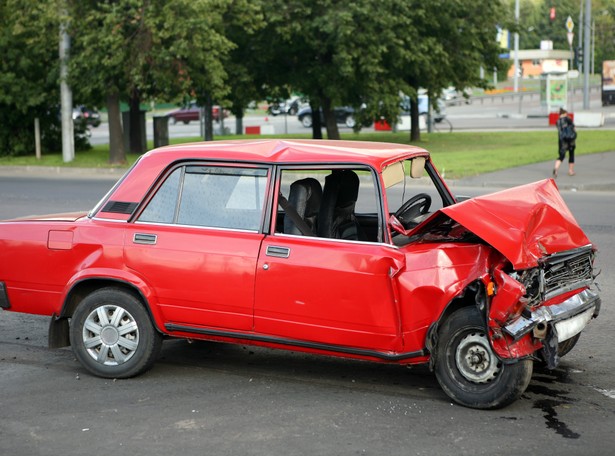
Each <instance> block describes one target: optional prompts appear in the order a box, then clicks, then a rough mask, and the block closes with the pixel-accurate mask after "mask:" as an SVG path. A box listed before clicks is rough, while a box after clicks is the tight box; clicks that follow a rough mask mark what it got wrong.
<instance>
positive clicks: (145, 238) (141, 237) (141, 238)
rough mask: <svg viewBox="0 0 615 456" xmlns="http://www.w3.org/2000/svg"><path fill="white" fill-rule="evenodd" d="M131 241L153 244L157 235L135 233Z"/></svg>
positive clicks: (156, 240) (156, 239)
mask: <svg viewBox="0 0 615 456" xmlns="http://www.w3.org/2000/svg"><path fill="white" fill-rule="evenodd" d="M132 242H133V243H135V244H145V245H155V244H156V242H158V236H157V235H155V234H147V233H135V234H134V235H133V237H132Z"/></svg>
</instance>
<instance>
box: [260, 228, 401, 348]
mask: <svg viewBox="0 0 615 456" xmlns="http://www.w3.org/2000/svg"><path fill="white" fill-rule="evenodd" d="M403 258H404V257H403V254H401V253H400V252H399V250H398V249H396V248H394V247H392V246H388V245H385V244H381V243H367V242H351V241H340V240H332V239H324V238H316V237H306V236H287V235H273V236H268V237H267V238H265V240H264V241H263V246H262V248H261V253H260V257H259V259H258V265H257V272H256V299H255V308H254V325H255V330H256V332H258V333H265V334H269V335H274V336H279V337H282V338H287V339H293V340H299V341H306V342H314V343H318V344H325V345H331V346H344V347H356V348H365V349H372V350H381V351H394V350H395V349H397V348H399V347H398V345H399V344H400V328H399V309H398V302H397V301H396V299H395V291H394V289H393V287H394V284H393V282H392V281H393V280H394V279H392V276H393V275H394V274H395V273H396V271H398V270H399V269H400V268H401V267H402V265H403Z"/></svg>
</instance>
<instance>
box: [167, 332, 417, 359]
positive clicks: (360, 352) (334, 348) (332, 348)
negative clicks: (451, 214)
mask: <svg viewBox="0 0 615 456" xmlns="http://www.w3.org/2000/svg"><path fill="white" fill-rule="evenodd" d="M164 326H165V328H166V329H167V331H170V332H187V333H193V334H203V335H208V336H217V337H228V338H231V339H243V340H253V341H258V342H267V343H271V344H279V345H289V346H293V347H304V348H311V349H314V350H324V351H329V352H337V353H346V354H349V355H357V356H369V357H372V358H378V359H382V360H385V361H403V360H404V359H412V358H418V357H421V356H427V355H428V354H429V352H428V351H427V350H425V349H423V350H420V351H416V352H408V353H396V354H391V353H384V352H379V351H374V350H364V349H361V348H350V347H343V346H340V345H327V344H319V343H316V342H306V341H303V340H294V339H284V338H281V337H272V336H261V335H257V334H246V333H237V332H229V331H220V330H216V329H205V328H193V327H190V326H181V325H176V324H173V323H167V324H166V325H164Z"/></svg>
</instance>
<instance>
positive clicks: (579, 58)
mask: <svg viewBox="0 0 615 456" xmlns="http://www.w3.org/2000/svg"><path fill="white" fill-rule="evenodd" d="M574 66H576V67H577V69H578V70H580V69H581V67H582V66H583V47H581V46H579V47H577V48H576V49H575V50H574Z"/></svg>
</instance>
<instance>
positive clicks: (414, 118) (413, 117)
mask: <svg viewBox="0 0 615 456" xmlns="http://www.w3.org/2000/svg"><path fill="white" fill-rule="evenodd" d="M420 140H421V129H420V125H419V101H418V99H415V98H413V97H410V142H416V141H420Z"/></svg>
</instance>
